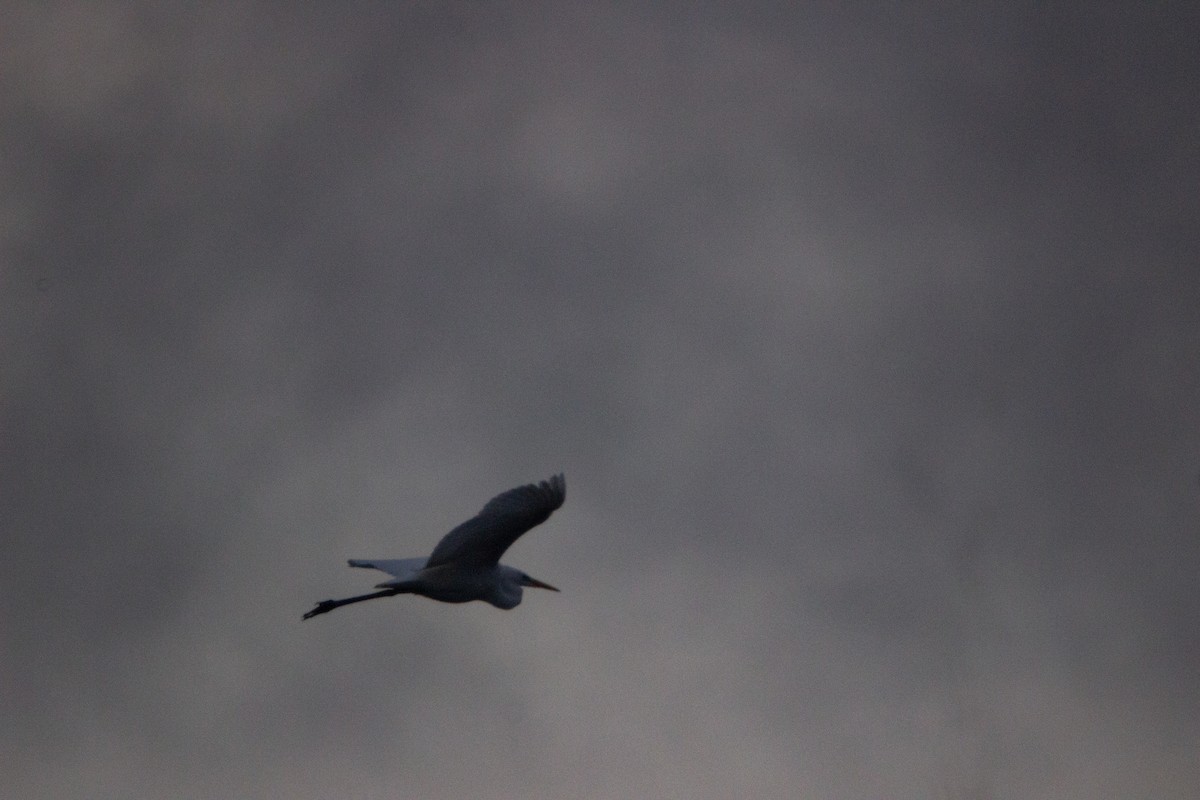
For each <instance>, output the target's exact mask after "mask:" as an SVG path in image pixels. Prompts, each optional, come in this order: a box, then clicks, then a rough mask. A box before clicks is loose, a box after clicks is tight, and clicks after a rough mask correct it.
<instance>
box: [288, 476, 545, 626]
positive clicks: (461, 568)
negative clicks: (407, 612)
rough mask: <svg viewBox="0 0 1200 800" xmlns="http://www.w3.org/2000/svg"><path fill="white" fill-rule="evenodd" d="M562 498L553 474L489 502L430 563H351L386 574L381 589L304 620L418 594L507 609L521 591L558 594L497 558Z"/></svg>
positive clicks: (327, 603) (322, 607)
mask: <svg viewBox="0 0 1200 800" xmlns="http://www.w3.org/2000/svg"><path fill="white" fill-rule="evenodd" d="M566 498H567V484H566V481H565V480H564V479H563V476H562V475H561V474H559V475H555V476H554V477H552V478H550V479H549V480H546V481H542V482H541V483H536V484H534V483H530V484H527V485H525V486H518V487H517V488H516V489H509V490H508V491H507V492H504V493H503V494H500V495H497V496H495V497H493V498H492V499H491V500H490V501H488V504H487V505H485V506H484V507H483V510H482V511H480V512H479V513H478V514H476V515H475V516H474V517H472V518H471V519H469V520H467V521H466V522H464V523H463V524H461V525H459V526H458V527H457V528H455V529H454V530H452V531H450V532H449V533H447V534H446V535H445V536H443V537H442V540H441V541H440V542H438V544H437V547H435V548H433V553H432V554H430V556H429V558H400V559H392V560H387V561H363V560H360V559H355V558H352V559H350V561H349V564H350V566H352V567H369V568H371V569H377V570H381V571H383V572H386V573H388V574H389V575H391V576H392V580H390V581H385V582H384V583H379V584H376V585H375V588H376V589H380V590H381V591H378V592H372V593H370V594H361V595H358V596H357V597H347V598H344V599H342V600H322V601H321V602H319V603H317V605H316V607H315V608H314V609H313V610H312V611H309V612H308V613H307V614H305V615H304V617H303V618H304V619H309V618H310V617H315V616H317V615H318V614H324V613H326V612H327V611H333V610H334V609H335V608H340V607H341V606H346V605H350V604H351V603H361V602H362V601H364V600H374V599H375V598H377V597H391V596H392V595H397V594H420V595H424V596H425V597H429V598H432V599H434V600H441V601H442V602H443V603H469V602H470V601H472V600H483V601H484V602H487V603H491V604H492V605H494V606H495V607H496V608H504V609H509V608H515V607H516V606H517V605H519V604H520V602H521V594H522V587H524V586H531V587H534V588H536V589H549V590H550V591H552V592H557V591H558V589H555V588H554V587H553V586H551V585H550V584H548V583H542V582H541V581H539V580H535V579H534V578H531V577H529V576H528V575H526V574H525V573H524V572H521V570H519V569H514V568H513V567H508V566H505V565H504V564H501V563H500V556H502V555H504V551H505V550H507V549H508V548H509V546H510V545H511V544H512V543H513V542H515V541H516V540H517V539H518V538H520V536H521V534H523V533H525V531H527V530H529V529H530V528H532V527H534V526H535V525H540V524H542V523H543V522H545V521H546V520H547V519H549V517H550V514H551V512H553V511H554V510H555V509H556V508H558V507H559V506H561V505H562V504H563V501H564V500H565V499H566Z"/></svg>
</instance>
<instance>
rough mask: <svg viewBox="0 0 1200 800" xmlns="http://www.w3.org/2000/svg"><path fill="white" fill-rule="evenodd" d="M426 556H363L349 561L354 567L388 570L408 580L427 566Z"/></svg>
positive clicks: (389, 573) (395, 575)
mask: <svg viewBox="0 0 1200 800" xmlns="http://www.w3.org/2000/svg"><path fill="white" fill-rule="evenodd" d="M426 560H427V559H424V558H392V559H387V560H382V561H381V560H374V561H367V560H365V559H361V558H352V559H350V560H349V561H348V562H346V563H348V564H349V565H350V566H352V567H366V568H367V569H377V570H379V571H380V572H386V573H387V574H388V575H391V576H393V577H395V578H399V579H401V580H408V579H409V578H411V577H412V576H413V575H416V574H417V573H418V572H420V571H421V570H422V569H424V568H425V561H426Z"/></svg>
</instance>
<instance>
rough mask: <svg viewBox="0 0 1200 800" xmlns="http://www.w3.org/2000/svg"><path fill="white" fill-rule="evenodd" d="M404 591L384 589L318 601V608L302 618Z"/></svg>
mask: <svg viewBox="0 0 1200 800" xmlns="http://www.w3.org/2000/svg"><path fill="white" fill-rule="evenodd" d="M403 592H404V590H403V589H384V590H383V591H382V592H371V593H370V594H360V595H358V596H357V597H347V598H344V599H342V600H322V601H321V602H319V603H317V605H316V608H314V609H313V610H312V611H309V612H308V613H307V614H305V615H304V616H303V617H301V619H311V618H313V617H315V616H317V615H318V614H325V613H327V612H329V611H333V610H334V609H335V608H341V607H342V606H348V605H350V604H351V603H361V602H362V601H364V600H374V599H376V598H378V597H391V596H393V595H397V594H403Z"/></svg>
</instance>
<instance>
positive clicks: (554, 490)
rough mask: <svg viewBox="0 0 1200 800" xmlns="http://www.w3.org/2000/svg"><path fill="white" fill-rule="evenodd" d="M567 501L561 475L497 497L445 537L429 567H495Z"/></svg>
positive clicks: (434, 550) (428, 564) (430, 557)
mask: <svg viewBox="0 0 1200 800" xmlns="http://www.w3.org/2000/svg"><path fill="white" fill-rule="evenodd" d="M566 498H567V484H566V480H565V479H564V478H563V476H562V475H561V474H559V475H555V476H554V477H552V478H550V479H549V480H545V481H542V482H541V483H530V484H526V485H525V486H518V487H517V488H516V489H509V490H508V491H507V492H504V493H503V494H499V495H496V496H495V497H493V498H492V499H491V500H489V501H488V504H487V505H485V506H484V507H483V510H482V511H480V512H479V513H478V514H476V515H475V516H474V517H472V518H471V519H469V520H467V521H466V522H464V523H463V524H461V525H459V526H458V527H457V528H455V529H454V530H452V531H450V532H449V533H447V534H446V535H445V536H443V537H442V540H441V541H440V542H438V545H437V547H435V548H434V549H433V554H432V555H430V556H429V562H428V563H427V564H426V566H428V567H436V566H440V565H442V564H449V563H455V564H463V565H468V564H469V565H471V566H490V565H493V564H496V563H497V562H498V561H499V560H500V556H502V555H504V551H505V550H507V549H508V548H509V546H511V545H512V543H513V542H515V541H516V540H517V539H519V538H520V537H521V534H523V533H525V532H526V531H528V530H529V529H530V528H533V527H534V526H536V525H540V524H542V523H543V522H545V521H546V520H547V519H549V518H550V514H551V513H553V512H554V510H555V509H556V508H558V507H559V506H561V505H562V504H563V501H564V500H566Z"/></svg>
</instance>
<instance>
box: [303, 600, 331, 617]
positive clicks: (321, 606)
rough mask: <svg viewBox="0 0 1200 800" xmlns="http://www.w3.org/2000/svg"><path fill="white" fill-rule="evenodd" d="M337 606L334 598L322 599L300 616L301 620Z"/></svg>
mask: <svg viewBox="0 0 1200 800" xmlns="http://www.w3.org/2000/svg"><path fill="white" fill-rule="evenodd" d="M337 607H338V604H337V601H336V600H322V601H321V602H319V603H317V607H316V608H314V609H313V610H312V611H309V612H308V613H307V614H305V615H304V616H303V617H301V620H306V619H312V618H313V617H315V616H316V615H317V614H324V613H325V612H326V611H333V610H334V609H335V608H337Z"/></svg>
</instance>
